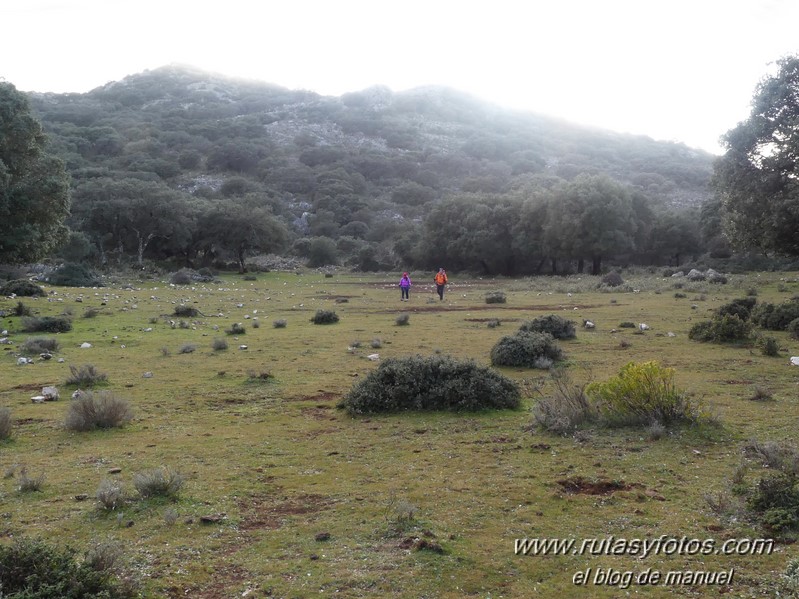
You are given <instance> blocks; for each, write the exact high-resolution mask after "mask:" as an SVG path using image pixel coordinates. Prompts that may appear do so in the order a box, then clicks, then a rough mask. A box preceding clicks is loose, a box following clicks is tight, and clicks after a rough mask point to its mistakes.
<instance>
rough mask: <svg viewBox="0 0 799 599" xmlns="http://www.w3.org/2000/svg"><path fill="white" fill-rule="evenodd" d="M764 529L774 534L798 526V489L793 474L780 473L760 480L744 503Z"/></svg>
mask: <svg viewBox="0 0 799 599" xmlns="http://www.w3.org/2000/svg"><path fill="white" fill-rule="evenodd" d="M746 505H747V507H748V508H749V509H750V510H751V511H752V512H754V513H755V514H757V515H758V516H759V517H760V521H761V523H762V524H763V525H764V526H766V528H768V529H770V530H773V531H775V532H780V531H783V530H787V529H792V528H796V527H797V525H799V488H797V478H796V476H795V475H793V474H786V473H784V472H780V473H779V474H776V475H774V476H765V477H763V478H761V479H760V481H759V482H758V484H757V486H756V487H755V488H754V490H753V492H752V493H751V494H750V496H749V498H748V499H747V502H746Z"/></svg>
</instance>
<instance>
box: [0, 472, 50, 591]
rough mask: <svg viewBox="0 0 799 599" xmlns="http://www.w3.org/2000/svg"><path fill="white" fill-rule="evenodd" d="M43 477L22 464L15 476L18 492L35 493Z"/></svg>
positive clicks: (42, 483)
mask: <svg viewBox="0 0 799 599" xmlns="http://www.w3.org/2000/svg"><path fill="white" fill-rule="evenodd" d="M44 479H45V476H44V474H40V475H39V476H31V475H29V474H28V469H27V468H26V467H25V466H23V467H22V468H20V471H19V477H18V478H17V483H18V484H17V490H19V492H20V493H36V492H38V491H41V490H42V486H43V485H44ZM0 580H2V579H0Z"/></svg>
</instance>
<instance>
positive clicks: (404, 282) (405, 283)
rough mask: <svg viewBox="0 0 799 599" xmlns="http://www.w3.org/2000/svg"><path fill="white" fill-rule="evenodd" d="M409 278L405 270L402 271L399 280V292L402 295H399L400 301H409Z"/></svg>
mask: <svg viewBox="0 0 799 599" xmlns="http://www.w3.org/2000/svg"><path fill="white" fill-rule="evenodd" d="M411 285H413V283H411V278H410V277H409V276H408V273H407V272H404V273H402V278H401V279H400V282H399V288H400V292H401V293H402V296H401V297H400V301H401V302H409V301H411V295H410V294H411Z"/></svg>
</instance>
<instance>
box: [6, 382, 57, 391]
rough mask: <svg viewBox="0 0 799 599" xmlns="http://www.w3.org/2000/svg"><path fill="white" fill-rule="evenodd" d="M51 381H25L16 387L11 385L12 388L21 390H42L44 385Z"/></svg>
mask: <svg viewBox="0 0 799 599" xmlns="http://www.w3.org/2000/svg"><path fill="white" fill-rule="evenodd" d="M49 384H50V383H23V384H21V385H17V386H16V387H11V389H12V390H16V389H18V390H20V391H41V390H42V387H46V386H47V385H49Z"/></svg>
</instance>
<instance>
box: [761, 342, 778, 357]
mask: <svg viewBox="0 0 799 599" xmlns="http://www.w3.org/2000/svg"><path fill="white" fill-rule="evenodd" d="M760 351H761V352H763V355H764V356H769V357H772V358H773V357H776V356H779V355H780V345H779V343H777V340H776V339H775V338H774V337H763V339H761V340H760Z"/></svg>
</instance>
